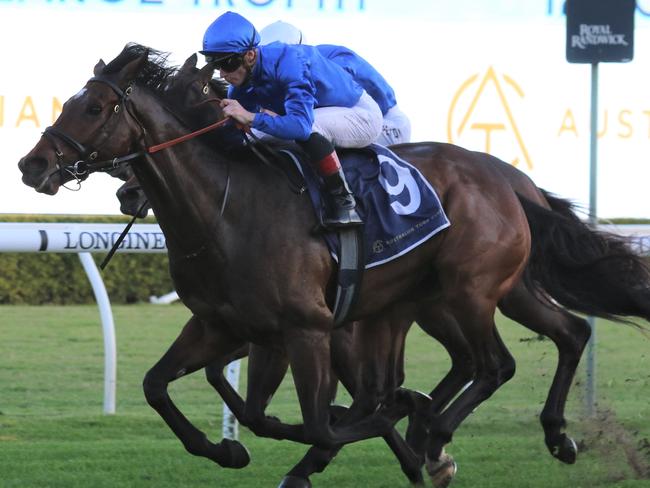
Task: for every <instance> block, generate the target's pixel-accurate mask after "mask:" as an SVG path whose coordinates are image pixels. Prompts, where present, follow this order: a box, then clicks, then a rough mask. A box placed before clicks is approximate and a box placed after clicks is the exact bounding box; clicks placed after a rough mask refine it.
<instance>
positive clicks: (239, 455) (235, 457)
mask: <svg viewBox="0 0 650 488" xmlns="http://www.w3.org/2000/svg"><path fill="white" fill-rule="evenodd" d="M220 444H221V447H222V449H224V450H225V452H226V456H225V460H223V461H222V462H218V463H219V465H220V466H221V467H224V468H233V469H241V468H244V467H246V466H248V463H250V462H251V456H250V454H249V452H248V449H246V447H244V445H243V444H242V443H241V442H239V441H233V440H230V439H222V440H221V443H220Z"/></svg>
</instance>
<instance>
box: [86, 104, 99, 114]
mask: <svg viewBox="0 0 650 488" xmlns="http://www.w3.org/2000/svg"><path fill="white" fill-rule="evenodd" d="M86 113H88V114H90V115H99V114H100V113H102V107H101V106H100V105H89V106H88V107H87V108H86Z"/></svg>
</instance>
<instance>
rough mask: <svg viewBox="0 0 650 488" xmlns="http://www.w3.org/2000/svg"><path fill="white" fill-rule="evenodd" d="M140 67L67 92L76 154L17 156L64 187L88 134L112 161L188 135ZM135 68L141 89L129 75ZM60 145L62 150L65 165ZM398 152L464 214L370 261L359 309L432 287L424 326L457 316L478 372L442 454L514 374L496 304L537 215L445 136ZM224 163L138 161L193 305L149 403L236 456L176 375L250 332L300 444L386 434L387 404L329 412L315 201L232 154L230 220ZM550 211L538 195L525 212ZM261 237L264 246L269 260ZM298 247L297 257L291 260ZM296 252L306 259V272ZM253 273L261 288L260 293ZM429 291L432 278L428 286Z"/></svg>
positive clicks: (434, 432) (194, 147)
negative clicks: (360, 415) (192, 415)
mask: <svg viewBox="0 0 650 488" xmlns="http://www.w3.org/2000/svg"><path fill="white" fill-rule="evenodd" d="M141 66H147V63H146V59H143V57H142V56H134V55H133V52H129V51H125V53H123V55H121V56H118V58H117V59H116V60H114V61H113V62H112V63H111V64H110V65H109V66H108V67H106V68H104V66H103V65H100V66H99V67H98V69H97V73H96V74H97V76H98V78H95V79H93V80H91V82H89V84H88V85H87V90H86V91H85V92H84V93H82V94H80V95H79V96H78V97H75V98H73V99H71V100H70V101H69V102H67V103H66V106H65V107H64V111H63V114H62V116H61V117H60V119H59V120H58V121H57V123H56V124H55V129H54V130H51V131H50V132H49V135H50V136H54V138H55V139H56V138H58V139H59V140H60V141H65V142H66V143H68V144H69V145H70V146H71V149H72V151H70V150H68V149H69V148H67V147H66V151H61V148H60V147H58V146H59V145H60V144H59V143H60V141H59V143H57V142H56V141H55V142H52V141H51V140H50V139H44V140H42V141H41V142H39V144H38V145H37V146H36V147H35V148H34V150H33V151H32V152H31V153H30V154H29V155H28V156H27V157H26V158H24V159H23V160H22V161H21V163H20V166H21V170H23V173H24V176H23V179H24V181H25V182H26V183H27V184H31V185H32V186H35V187H38V189H39V190H40V191H44V192H48V193H55V192H56V190H57V189H58V186H59V185H60V184H61V183H62V182H63V181H64V180H65V179H66V178H67V177H68V176H66V174H64V173H63V172H61V171H59V169H58V168H57V169H55V168H56V166H57V164H58V165H59V166H61V165H63V164H65V163H66V162H67V161H70V162H72V160H73V156H78V154H75V152H79V153H82V158H83V159H85V156H87V154H85V153H87V152H88V151H86V147H85V145H91V144H92V146H93V148H96V149H97V152H98V153H100V154H101V155H102V156H103V157H108V156H111V159H112V156H114V155H115V154H120V152H125V150H126V149H127V148H130V147H141V144H142V142H141V141H140V138H141V137H144V138H145V141H146V143H147V144H150V143H151V140H150V139H148V137H153V138H154V142H159V141H160V140H161V138H169V137H173V136H176V135H178V134H179V133H182V132H183V129H184V128H183V126H182V124H179V123H178V120H177V119H176V118H175V117H174V116H173V115H172V114H170V113H168V112H167V111H165V110H164V109H163V108H162V107H161V105H160V103H159V102H160V100H159V98H160V97H159V96H158V95H157V93H156V90H155V87H152V85H151V84H149V85H147V81H146V80H147V79H149V80H151V77H149V78H147V77H146V76H145V77H139V78H136V75H138V73H141ZM144 71H145V73H146V72H147V70H144ZM134 79H135V85H134V88H133V92H132V93H129V92H128V91H127V90H125V87H126V86H127V84H128V83H129V82H130V81H132V80H134ZM107 104H111V108H113V107H115V108H114V112H113V114H117V115H110V114H107V113H106V112H107V111H106V105H107ZM123 108H126V109H127V111H128V113H127V114H126V115H120V114H124V113H125V111H124V110H122V109H123ZM80 111H81V112H82V113H79V112H80ZM145 128H146V129H147V131H146V132H145V131H144V129H145ZM71 133H73V134H74V135H75V136H74V137H73V136H71V135H70V134H71ZM109 136H110V137H109ZM79 140H83V145H82V144H80V143H79V142H78V141H79ZM70 141H73V142H75V144H73V143H71V142H70ZM53 149H58V153H59V154H61V155H62V156H61V160H60V161H57V160H56V158H55V157H54V155H55V154H56V151H55V150H53ZM396 149H397V152H398V153H399V154H400V156H401V157H403V158H405V159H408V160H410V161H411V162H412V163H414V164H415V165H416V166H418V167H419V168H420V170H421V171H422V172H423V173H424V174H425V175H426V176H427V177H428V179H429V180H430V181H431V182H432V184H433V186H434V187H436V188H438V190H439V191H440V193H441V196H442V200H443V203H444V204H445V206H446V208H447V211H448V214H449V215H450V217H451V219H452V222H454V223H455V225H454V226H452V228H451V229H449V231H446V232H445V234H444V235H442V236H440V237H438V238H435V239H433V240H432V241H430V242H429V243H427V244H425V245H424V246H423V247H421V248H420V249H418V250H416V251H413V252H412V253H410V254H408V255H407V256H405V257H403V258H401V259H400V260H399V261H398V262H396V263H395V264H394V265H392V264H388V265H385V266H382V267H381V268H380V269H376V270H374V269H373V270H371V271H370V272H368V273H367V275H366V277H365V279H364V283H363V294H362V297H361V300H360V303H359V305H358V306H357V308H356V309H355V312H354V315H355V316H356V317H373V316H374V315H377V314H380V313H382V311H383V310H385V309H386V307H388V306H391V304H393V303H397V302H399V301H400V300H403V298H404V297H405V296H407V295H409V296H411V297H412V296H418V297H421V299H420V300H419V303H418V310H417V316H418V321H419V322H420V324H421V325H422V322H426V318H427V315H430V316H431V317H438V316H440V315H441V314H442V315H443V316H445V318H446V319H447V322H448V323H449V322H450V320H449V319H451V320H452V321H453V322H456V323H457V324H458V326H459V329H458V330H460V331H462V334H463V336H464V337H465V339H466V340H467V343H468V344H469V347H470V349H469V350H470V351H471V353H472V358H471V359H472V363H473V366H474V368H475V371H476V374H475V376H474V378H475V380H474V382H473V384H472V386H471V387H470V388H468V389H467V390H466V391H465V392H464V393H463V394H462V395H460V396H459V397H458V399H456V400H455V401H453V402H452V403H451V405H449V407H448V408H447V409H446V410H445V411H444V413H442V415H441V416H440V417H439V418H438V419H436V420H435V421H434V422H433V423H432V425H431V429H430V435H429V442H428V444H429V446H428V454H429V455H430V456H435V455H436V453H439V452H440V449H441V447H442V445H443V444H444V442H446V440H448V438H447V437H450V435H451V431H452V430H453V429H454V428H455V426H456V425H458V423H459V422H460V421H461V420H462V418H463V417H464V416H466V415H467V414H468V413H469V412H470V411H471V410H472V409H473V408H474V407H475V406H476V405H477V404H478V403H480V401H482V400H483V399H485V398H487V397H488V396H489V395H490V394H491V393H492V392H493V391H494V390H495V389H496V388H497V387H498V386H499V384H500V383H501V382H502V381H503V380H504V379H507V374H505V375H504V374H503V371H506V372H507V371H508V370H512V366H508V364H512V360H511V358H510V357H509V355H508V354H507V351H505V348H504V347H503V345H502V343H501V342H500V340H499V339H498V335H497V334H496V331H495V330H494V323H493V314H494V308H495V307H496V304H497V303H498V302H499V300H501V299H503V298H504V297H505V296H506V294H507V292H508V291H509V290H510V288H512V286H514V284H515V283H517V281H518V279H519V275H520V273H521V271H522V269H523V267H524V265H525V263H526V259H527V257H528V245H529V244H528V239H529V236H528V224H527V223H526V220H525V217H524V213H523V211H522V208H521V205H520V204H519V202H518V199H517V198H516V196H515V194H514V192H512V190H511V189H510V188H503V186H502V185H500V183H499V178H496V177H495V176H494V175H492V174H490V172H489V171H487V170H486V168H484V167H481V164H480V159H478V158H477V157H476V156H475V155H473V153H469V152H466V151H463V150H461V149H460V148H455V147H452V146H446V145H435V144H420V145H410V146H404V147H399V148H396ZM88 154H90V153H88ZM74 159H78V158H74ZM183 160H186V161H190V160H191V161H192V162H193V164H192V167H191V168H190V169H191V171H190V169H188V168H185V167H183V166H182V165H180V164H179V161H183ZM207 160H209V163H208V162H206V163H203V162H202V161H207ZM452 163H453V164H452ZM228 164H229V160H228V158H226V157H224V155H223V154H218V153H215V152H214V151H212V150H210V149H209V148H207V147H205V145H204V144H198V143H196V142H192V143H187V144H186V146H185V147H184V148H180V147H179V148H176V149H173V150H168V151H166V152H165V153H164V154H162V153H161V154H157V155H152V156H147V158H146V159H145V161H144V164H142V165H141V166H138V167H136V171H137V172H138V178H139V180H140V181H141V182H142V183H143V186H144V188H145V191H146V193H147V195H148V196H149V197H150V199H151V201H152V204H153V207H154V208H155V209H156V213H157V215H158V217H159V220H160V223H161V226H162V227H163V230H164V231H165V233H166V235H167V237H168V243H169V245H170V259H171V265H172V272H173V274H174V277H175V280H176V283H177V288H178V290H179V293H180V294H181V296H183V297H184V299H185V301H186V303H187V304H188V305H189V306H190V308H192V310H193V311H194V312H195V314H196V317H197V320H196V321H194V322H190V323H189V324H188V325H187V326H186V328H185V330H184V331H183V333H182V334H181V336H180V337H179V339H178V340H177V341H176V343H175V344H174V345H173V346H172V348H171V349H170V351H169V352H168V353H167V354H166V355H165V357H164V358H163V359H162V360H161V361H160V362H159V363H158V365H156V366H155V367H154V368H153V369H152V370H151V371H150V373H149V374H148V375H147V379H146V380H145V391H146V394H147V399H148V401H149V402H150V403H151V404H152V406H154V408H156V409H157V410H158V411H159V413H161V415H162V416H163V418H164V419H165V420H166V421H167V422H168V424H169V425H170V427H172V429H173V430H174V431H175V432H176V433H177V435H178V436H179V437H180V438H181V439H182V440H183V441H184V443H185V445H186V447H187V448H188V449H189V450H191V451H196V452H198V453H201V454H203V455H207V456H208V457H211V458H213V459H215V460H217V461H218V462H219V461H222V462H224V463H226V464H228V462H229V461H230V460H231V459H230V457H229V456H230V452H229V446H224V445H214V444H209V443H207V441H205V439H204V438H203V437H201V434H200V433H199V432H198V431H197V430H196V429H194V428H193V427H192V426H191V424H189V422H188V421H187V420H186V419H185V418H184V417H182V415H181V414H180V412H178V411H177V410H176V409H175V407H174V406H173V404H172V403H171V400H170V399H169V397H168V396H167V394H166V385H167V383H168V382H169V381H171V380H172V379H174V378H175V377H178V376H181V375H183V374H186V373H188V372H190V371H193V370H196V369H199V368H200V367H203V366H205V365H207V364H209V363H210V362H211V361H212V360H216V359H217V358H219V357H224V356H225V355H226V354H227V353H228V352H230V351H232V350H234V349H235V348H236V347H237V346H239V345H240V344H241V343H242V341H246V340H250V341H253V342H258V343H260V344H264V345H266V346H271V347H273V346H276V347H280V348H284V349H285V352H286V353H287V355H288V357H289V361H290V362H291V364H292V366H293V368H292V369H293V372H294V379H295V382H296V387H297V390H298V393H299V398H300V402H301V406H302V409H303V417H304V420H305V426H304V429H301V430H300V431H298V430H296V432H295V434H296V435H295V439H296V440H301V441H307V442H313V443H315V444H318V445H321V446H325V447H327V446H332V445H334V444H339V443H344V442H348V441H352V440H355V439H361V438H365V437H369V436H372V435H377V434H381V433H384V432H386V429H387V428H389V426H390V422H388V423H387V422H386V421H385V420H383V419H382V418H381V416H380V415H374V416H372V417H370V418H369V419H367V420H365V421H364V422H361V423H355V424H352V425H349V426H345V427H341V426H340V424H336V425H335V426H334V427H330V426H329V424H328V421H327V413H326V412H327V409H326V405H325V403H326V401H325V400H324V395H323V392H324V391H325V387H326V386H329V375H328V370H329V369H328V368H329V354H328V353H326V351H328V348H329V344H328V338H329V335H330V332H331V314H330V313H329V310H328V309H327V306H326V303H327V300H328V298H329V295H330V293H331V271H332V269H331V267H332V265H331V262H330V261H329V258H328V256H327V253H326V251H325V249H324V246H323V244H322V243H321V242H320V240H318V239H315V238H314V237H313V236H311V235H309V233H308V232H306V230H305V229H309V228H310V226H309V225H306V224H311V223H313V220H314V216H313V214H312V213H311V212H310V209H309V208H308V205H306V202H304V201H301V200H300V199H299V198H298V197H296V196H295V195H292V194H291V193H290V192H289V191H288V189H287V190H285V191H284V192H283V191H277V189H276V190H275V191H273V192H270V191H266V190H265V189H266V184H273V182H275V184H276V185H278V187H281V186H282V185H283V183H282V181H281V180H278V176H277V174H276V173H274V172H272V171H268V170H266V169H265V168H263V167H258V166H256V165H252V164H248V165H241V164H239V165H237V166H235V165H234V164H231V165H230V172H231V175H232V181H233V184H235V183H234V182H235V181H238V182H239V185H238V190H239V192H240V193H238V194H237V197H236V198H235V197H234V196H233V197H231V200H230V202H229V205H228V206H227V207H226V212H225V213H224V215H223V216H222V217H219V216H218V212H215V207H216V205H215V203H214V201H213V200H214V197H213V193H214V189H215V188H223V187H224V186H223V184H224V182H225V178H226V176H225V175H226V169H227V167H228ZM433 167H435V169H436V171H435V173H434V171H433V170H432V168H433ZM251 189H252V190H251ZM179 195H182V197H179ZM253 195H255V196H259V197H262V201H268V202H271V203H273V206H272V208H271V209H269V208H268V207H267V206H266V205H260V204H259V203H257V204H256V201H255V199H254V198H253ZM264 199H268V200H264ZM251 207H254V211H251ZM244 209H245V210H247V211H244ZM269 210H271V212H270V211H269ZM538 210H539V209H537V208H535V207H527V211H528V212H529V213H533V214H534V212H538ZM271 214H277V215H276V219H278V218H279V219H284V220H286V222H287V229H286V231H287V232H288V235H289V236H290V239H292V240H291V242H294V243H295V244H296V245H295V246H291V247H290V246H287V245H286V244H285V242H286V240H285V237H284V236H278V232H276V229H275V228H274V227H273V226H268V225H266V226H265V223H267V222H269V220H268V218H270V217H272V215H271ZM542 215H543V214H542ZM235 223H236V225H235ZM253 224H261V225H262V228H261V229H258V228H257V227H255V225H253ZM298 224H300V225H298ZM488 224H491V225H488ZM531 225H532V224H531ZM253 229H256V230H255V231H253ZM301 229H302V230H301ZM256 233H257V234H260V235H256ZM214 236H219V238H220V239H219V240H217V239H214V238H213V237H214ZM262 237H263V239H262ZM269 242H276V243H278V245H279V246H280V249H281V250H282V253H280V254H278V253H277V251H276V250H273V249H271V248H270V247H268V246H267V244H268V243H269ZM251 246H252V247H251ZM249 249H250V251H248V250H249ZM261 249H264V250H266V251H267V252H266V255H264V256H259V254H261V253H260V250H261ZM254 250H255V252H253V251H254ZM242 251H246V252H242ZM459 251H464V252H465V254H462V253H459ZM287 255H289V256H291V257H292V258H293V259H292V260H287V259H285V258H286V257H287ZM296 263H298V264H300V265H302V267H304V271H305V272H304V274H301V273H300V272H299V271H300V270H299V269H297V267H296ZM397 264H399V266H398V265H397ZM188 268H189V269H188ZM274 270H277V271H278V273H274ZM251 284H252V287H253V288H254V290H253V291H254V292H255V293H251V290H250V289H249V287H250V286H251ZM418 288H423V291H422V293H419V292H418ZM425 329H426V326H425ZM370 352H371V351H370ZM503 365H505V367H504V366H503ZM511 373H512V371H510V374H511ZM324 412H325V413H324Z"/></svg>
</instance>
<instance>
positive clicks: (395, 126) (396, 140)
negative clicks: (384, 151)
mask: <svg viewBox="0 0 650 488" xmlns="http://www.w3.org/2000/svg"><path fill="white" fill-rule="evenodd" d="M375 142H376V143H377V144H381V145H382V146H391V145H393V144H401V143H403V142H411V121H410V120H409V118H408V117H407V116H406V114H405V113H404V112H402V111H401V110H400V109H399V107H398V106H397V105H395V106H394V107H392V108H391V109H390V110H389V111H388V112H386V115H384V120H383V126H382V128H381V134H380V135H379V138H377V140H376V141H375Z"/></svg>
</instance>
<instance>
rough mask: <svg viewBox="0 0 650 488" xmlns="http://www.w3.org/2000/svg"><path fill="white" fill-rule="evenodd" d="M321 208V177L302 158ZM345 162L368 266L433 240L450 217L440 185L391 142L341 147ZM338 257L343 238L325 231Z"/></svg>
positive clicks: (302, 167)
mask: <svg viewBox="0 0 650 488" xmlns="http://www.w3.org/2000/svg"><path fill="white" fill-rule="evenodd" d="M281 152H284V153H286V154H288V155H289V156H290V158H291V159H292V160H293V161H294V163H295V164H296V165H297V166H298V169H299V171H300V172H301V173H302V175H303V177H304V179H305V183H306V186H307V189H308V192H309V196H310V198H311V201H312V203H313V205H314V209H315V210H316V212H317V214H319V215H322V213H323V212H324V210H323V209H324V205H323V203H324V202H323V200H322V197H321V190H320V188H321V181H320V178H319V177H318V175H317V174H316V173H315V171H314V170H313V169H312V166H311V165H310V164H308V163H306V162H305V163H304V164H300V163H299V162H298V158H297V156H296V154H295V153H293V152H290V151H288V150H282V151H281ZM337 152H338V154H339V158H340V160H341V166H342V167H343V171H344V172H345V177H346V179H347V181H348V184H349V185H350V188H351V190H352V192H353V193H354V196H355V198H356V200H357V204H358V205H357V212H358V213H359V215H360V216H361V218H362V219H363V221H364V224H365V225H364V236H365V238H364V239H365V267H366V268H372V267H373V266H378V265H380V264H383V263H387V262H388V261H391V260H393V259H396V258H397V257H399V256H402V255H404V254H406V253H407V252H409V251H411V250H412V249H414V248H416V247H417V246H418V245H420V244H422V243H423V242H425V241H427V240H429V239H430V238H431V237H433V236H434V235H436V234H437V233H438V232H440V231H441V230H443V229H446V228H447V227H449V225H450V222H449V219H448V218H447V216H446V215H445V212H444V210H443V209H442V205H441V204H440V200H439V198H438V195H437V194H436V192H435V190H434V189H433V188H432V187H431V185H430V184H429V182H428V181H426V180H425V179H424V177H423V176H422V174H421V173H420V172H419V171H418V170H417V168H415V167H414V166H412V165H411V164H409V163H407V162H406V161H404V160H402V159H400V158H399V157H397V155H395V153H393V152H392V151H391V150H389V149H388V148H386V147H383V146H380V145H377V144H372V145H371V146H368V147H367V148H364V149H354V150H349V149H344V150H341V149H339V150H338V151H337ZM323 237H324V238H325V241H326V242H327V245H328V247H329V249H330V252H331V253H332V255H333V257H334V259H336V260H337V261H338V256H339V249H340V246H339V240H338V236H337V234H336V233H335V232H326V233H324V234H323Z"/></svg>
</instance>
